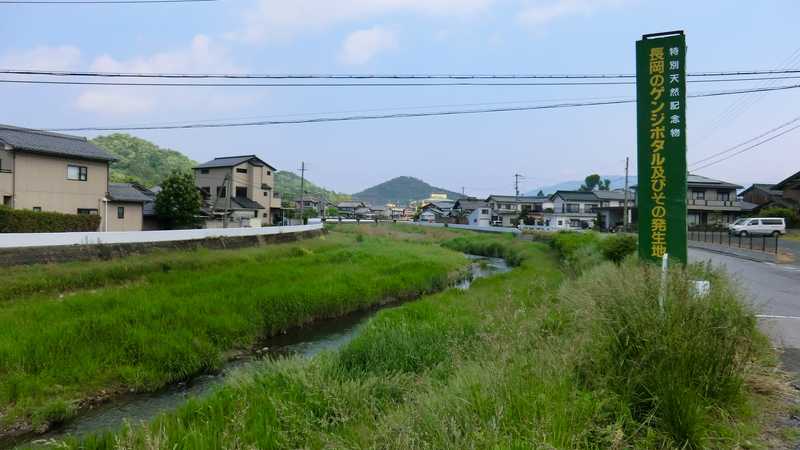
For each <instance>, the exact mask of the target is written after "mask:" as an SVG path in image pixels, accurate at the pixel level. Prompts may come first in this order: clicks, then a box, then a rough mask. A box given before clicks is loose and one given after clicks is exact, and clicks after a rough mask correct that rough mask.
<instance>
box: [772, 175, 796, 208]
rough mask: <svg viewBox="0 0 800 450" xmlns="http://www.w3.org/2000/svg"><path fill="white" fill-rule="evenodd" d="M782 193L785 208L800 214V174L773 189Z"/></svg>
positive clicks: (790, 177)
mask: <svg viewBox="0 0 800 450" xmlns="http://www.w3.org/2000/svg"><path fill="white" fill-rule="evenodd" d="M773 189H775V190H778V191H781V199H782V200H783V203H784V206H785V207H788V208H792V209H794V210H795V211H798V212H800V172H797V173H796V174H794V175H790V176H789V177H788V178H786V179H785V180H783V181H781V182H780V183H778V184H776V185H775V187H774V188H773Z"/></svg>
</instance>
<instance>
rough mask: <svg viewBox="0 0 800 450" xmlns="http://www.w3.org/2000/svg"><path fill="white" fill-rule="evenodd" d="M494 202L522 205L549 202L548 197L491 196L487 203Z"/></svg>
mask: <svg viewBox="0 0 800 450" xmlns="http://www.w3.org/2000/svg"><path fill="white" fill-rule="evenodd" d="M490 200H494V201H497V202H520V203H533V202H536V201H539V202H541V201H544V200H547V197H534V196H524V195H520V196H519V197H517V196H515V195H490V196H489V197H488V198H487V199H486V201H490Z"/></svg>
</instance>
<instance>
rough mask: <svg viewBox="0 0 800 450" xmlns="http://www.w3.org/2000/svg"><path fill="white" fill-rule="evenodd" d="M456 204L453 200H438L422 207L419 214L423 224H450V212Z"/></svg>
mask: <svg viewBox="0 0 800 450" xmlns="http://www.w3.org/2000/svg"><path fill="white" fill-rule="evenodd" d="M454 204H455V202H453V201H451V200H437V201H433V202H429V203H426V204H425V205H423V206H422V209H421V210H420V214H419V220H420V221H421V222H448V221H449V220H450V211H451V210H452V209H453V205H454Z"/></svg>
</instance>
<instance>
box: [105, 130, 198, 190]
mask: <svg viewBox="0 0 800 450" xmlns="http://www.w3.org/2000/svg"><path fill="white" fill-rule="evenodd" d="M91 141H92V143H93V144H95V145H97V146H98V147H100V148H102V149H104V150H106V151H107V152H109V153H111V154H112V155H114V156H115V157H117V158H118V160H117V161H115V162H114V163H112V164H111V181H114V182H137V183H139V184H142V185H144V186H147V187H152V186H155V185H157V184H159V183H161V181H162V180H164V178H166V177H167V175H169V174H170V173H171V172H172V171H173V170H180V171H189V170H191V168H192V167H194V166H195V165H197V163H196V162H194V161H192V160H191V159H189V158H187V157H186V155H184V154H183V153H181V152H179V151H176V150H170V149H168V148H161V147H159V146H157V145H155V144H153V143H152V142H150V141H146V140H144V139H140V138H137V137H134V136H131V135H129V134H123V133H114V134H110V135H108V136H98V137H96V138H94V139H92V140H91Z"/></svg>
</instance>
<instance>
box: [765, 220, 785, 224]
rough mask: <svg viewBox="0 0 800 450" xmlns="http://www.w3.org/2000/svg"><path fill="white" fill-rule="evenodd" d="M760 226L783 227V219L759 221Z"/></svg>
mask: <svg viewBox="0 0 800 450" xmlns="http://www.w3.org/2000/svg"><path fill="white" fill-rule="evenodd" d="M761 225H783V219H761Z"/></svg>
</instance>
